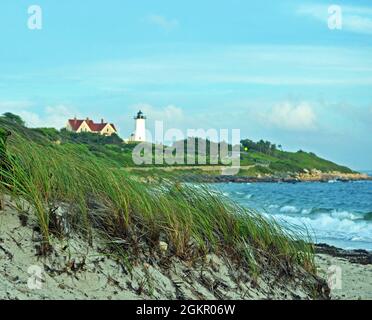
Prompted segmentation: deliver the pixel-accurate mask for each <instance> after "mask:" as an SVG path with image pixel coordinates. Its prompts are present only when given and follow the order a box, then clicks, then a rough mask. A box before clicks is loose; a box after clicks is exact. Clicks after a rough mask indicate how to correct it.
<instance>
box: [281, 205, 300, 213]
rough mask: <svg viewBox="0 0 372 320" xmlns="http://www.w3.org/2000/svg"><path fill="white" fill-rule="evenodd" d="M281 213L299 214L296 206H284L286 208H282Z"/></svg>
mask: <svg viewBox="0 0 372 320" xmlns="http://www.w3.org/2000/svg"><path fill="white" fill-rule="evenodd" d="M280 212H283V213H296V212H299V210H298V209H297V207H295V206H284V207H282V208H281V209H280Z"/></svg>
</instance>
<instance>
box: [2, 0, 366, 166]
mask: <svg viewBox="0 0 372 320" xmlns="http://www.w3.org/2000/svg"><path fill="white" fill-rule="evenodd" d="M33 4H37V5H40V7H41V8H42V10H43V28H42V30H29V29H28V28H27V19H28V13H27V9H28V7H29V6H30V5H33ZM331 4H337V5H339V6H340V7H341V9H342V13H343V26H342V29H341V30H330V29H329V28H328V25H327V19H328V11H327V10H328V7H329V6H330V5H331ZM0 14H1V19H0V41H1V44H0V49H1V50H0V112H5V111H12V112H14V113H18V114H20V115H21V116H22V117H23V118H24V119H25V120H26V121H27V123H28V125H29V126H55V127H62V126H63V125H64V124H65V122H66V120H67V118H68V117H73V116H74V115H77V116H80V117H86V116H89V117H91V118H96V119H97V120H98V119H100V118H102V117H103V118H105V119H107V120H110V121H112V122H114V123H115V124H116V125H117V126H118V127H119V128H120V133H121V135H122V136H123V137H126V136H129V134H130V133H131V132H132V131H133V125H134V124H133V119H132V117H133V115H134V113H135V112H136V111H137V110H138V109H139V108H141V109H143V111H145V113H146V114H147V116H148V118H149V121H148V125H149V128H150V129H151V128H152V127H153V121H154V120H164V121H165V122H166V126H167V127H176V128H180V129H182V130H186V129H188V128H190V129H192V128H205V129H208V128H216V129H219V128H227V129H235V128H239V129H241V135H242V137H249V138H251V139H254V140H258V139H261V138H263V139H268V140H270V141H273V142H275V143H278V144H282V145H283V147H284V148H285V149H288V150H293V151H296V150H298V149H304V150H308V151H313V152H315V153H317V154H318V155H321V156H323V157H325V158H328V159H331V160H333V161H336V162H338V163H341V164H345V165H348V166H351V167H352V168H354V169H370V168H372V138H371V137H372V125H371V124H372V4H371V3H370V1H337V2H334V3H330V2H326V1H285V0H284V1H275V0H272V1H269V0H267V1H246V0H229V1H227V0H219V1H212V0H204V1H195V0H189V1H182V3H181V1H174V0H172V1H170V0H139V1H136V2H135V1H126V0H105V1H103V0H90V1H89V2H88V1H72V0H64V1H53V0H44V1H42V0H35V2H30V1H24V0H18V1H14V0H2V1H1V4H0Z"/></svg>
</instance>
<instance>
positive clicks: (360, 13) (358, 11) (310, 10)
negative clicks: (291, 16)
mask: <svg viewBox="0 0 372 320" xmlns="http://www.w3.org/2000/svg"><path fill="white" fill-rule="evenodd" d="M340 7H341V10H342V30H346V31H349V32H355V33H362V34H372V9H371V8H367V7H357V6H342V5H341V6H340ZM328 8H329V6H327V5H320V4H309V5H301V6H299V7H297V10H296V13H297V14H299V15H306V16H310V17H312V18H314V19H316V20H318V21H322V22H324V24H325V25H327V21H328V17H329V14H328Z"/></svg>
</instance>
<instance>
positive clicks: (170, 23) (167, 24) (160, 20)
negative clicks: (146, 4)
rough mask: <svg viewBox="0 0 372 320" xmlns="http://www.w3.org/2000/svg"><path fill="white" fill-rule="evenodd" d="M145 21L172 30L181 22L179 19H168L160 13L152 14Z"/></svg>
mask: <svg viewBox="0 0 372 320" xmlns="http://www.w3.org/2000/svg"><path fill="white" fill-rule="evenodd" d="M144 21H146V22H147V23H150V24H152V25H155V26H158V27H160V28H162V29H163V30H165V31H171V30H173V29H175V28H177V27H178V26H179V22H178V20H177V19H168V18H166V17H164V16H162V15H158V14H150V15H148V16H147V17H146V18H145V19H144Z"/></svg>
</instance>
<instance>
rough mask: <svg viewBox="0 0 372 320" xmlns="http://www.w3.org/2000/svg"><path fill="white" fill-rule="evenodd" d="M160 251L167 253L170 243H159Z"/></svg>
mask: <svg viewBox="0 0 372 320" xmlns="http://www.w3.org/2000/svg"><path fill="white" fill-rule="evenodd" d="M159 249H160V251H161V252H163V253H165V252H167V251H168V243H166V242H164V241H159Z"/></svg>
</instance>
